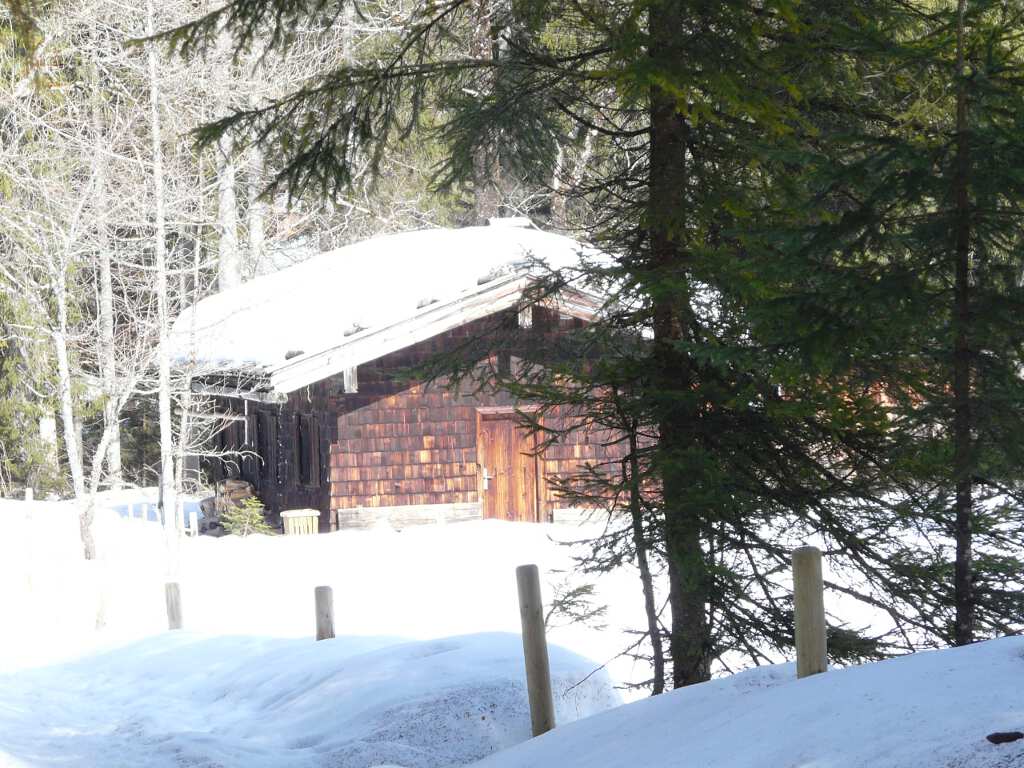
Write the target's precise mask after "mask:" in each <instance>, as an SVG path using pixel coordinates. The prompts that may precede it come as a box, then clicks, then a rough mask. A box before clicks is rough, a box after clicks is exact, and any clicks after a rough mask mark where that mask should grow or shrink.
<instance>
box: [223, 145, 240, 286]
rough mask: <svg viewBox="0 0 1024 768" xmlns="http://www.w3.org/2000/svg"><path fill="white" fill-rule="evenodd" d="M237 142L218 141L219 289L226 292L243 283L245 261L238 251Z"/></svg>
mask: <svg viewBox="0 0 1024 768" xmlns="http://www.w3.org/2000/svg"><path fill="white" fill-rule="evenodd" d="M233 153H234V146H233V142H232V141H231V140H230V139H228V138H223V139H221V141H220V142H218V144H217V191H218V198H217V199H218V205H217V235H218V239H219V242H218V250H217V290H220V291H226V290H228V289H230V288H235V287H237V286H239V285H241V284H242V261H241V258H240V255H239V252H238V198H237V196H236V194H235V159H234V156H233Z"/></svg>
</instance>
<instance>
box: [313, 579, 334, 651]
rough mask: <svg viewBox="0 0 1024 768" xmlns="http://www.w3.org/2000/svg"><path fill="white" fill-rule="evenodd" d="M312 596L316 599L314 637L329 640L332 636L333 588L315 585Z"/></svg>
mask: <svg viewBox="0 0 1024 768" xmlns="http://www.w3.org/2000/svg"><path fill="white" fill-rule="evenodd" d="M313 596H314V599H315V601H316V639H317V640H330V639H331V638H332V637H334V590H332V589H331V588H330V587H317V588H316V589H314V590H313Z"/></svg>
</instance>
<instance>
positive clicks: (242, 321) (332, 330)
mask: <svg viewBox="0 0 1024 768" xmlns="http://www.w3.org/2000/svg"><path fill="white" fill-rule="evenodd" d="M528 225H529V221H528V220H526V219H524V220H504V221H496V222H493V223H492V225H491V226H486V227H466V228H463V229H427V230H418V231H414V232H404V233H401V234H396V235H385V236H381V237H375V238H371V239H369V240H364V241H362V242H359V243H355V244H353V245H347V246H345V247H343V248H338V249H336V250H333V251H328V252H326V253H322V254H320V255H318V256H315V257H313V258H311V259H309V260H308V261H305V262H303V263H301V264H297V265H295V266H293V267H289V268H287V269H283V270H281V271H280V272H276V273H274V274H271V275H265V276H262V277H257V278H255V279H254V280H252V281H251V282H248V283H245V284H243V285H241V286H239V287H238V288H234V289H231V290H228V291H224V292H223V293H219V294H216V295H214V296H210V297H208V298H206V299H203V300H202V301H200V302H198V303H197V304H196V305H195V306H194V307H192V308H190V309H186V310H185V311H184V312H183V313H182V314H181V315H180V316H179V318H178V319H177V321H176V322H175V323H174V326H173V328H172V330H171V337H170V344H171V359H172V361H173V362H174V363H175V364H178V365H184V364H187V363H189V362H194V363H195V364H196V365H197V366H198V367H199V368H200V369H201V370H207V371H213V370H221V371H224V370H251V371H271V370H273V369H275V368H277V367H279V366H282V365H284V364H286V362H287V361H290V360H293V359H296V358H301V357H303V356H305V355H310V354H315V353H318V352H322V351H323V350H327V349H330V348H332V347H338V346H344V345H345V344H346V343H347V340H348V339H350V338H352V337H355V336H356V335H358V334H360V333H361V332H362V331H364V330H365V331H367V332H372V331H373V330H374V329H378V328H384V327H387V326H391V325H394V324H395V323H398V322H401V321H403V320H405V319H407V318H410V317H413V316H415V315H416V314H417V312H422V311H424V310H425V308H429V307H432V306H437V305H438V304H445V303H450V302H453V301H458V300H459V299H460V298H461V297H464V296H467V295H471V294H473V293H474V292H477V293H478V292H479V291H480V290H481V285H486V283H487V282H488V281H489V280H494V279H496V278H498V277H501V276H503V275H505V276H507V275H510V274H517V273H523V272H524V271H526V270H527V268H528V264H529V263H531V262H532V261H540V262H543V263H545V264H546V265H547V266H548V267H551V268H555V269H558V268H564V267H569V266H572V265H574V264H576V263H577V262H578V261H579V256H580V253H581V252H583V251H584V250H586V248H585V246H583V245H581V244H580V243H579V242H577V241H576V240H573V239H571V238H568V237H564V236H562V235H556V234H553V233H550V232H542V231H540V230H538V229H534V228H530V227H529V226H528Z"/></svg>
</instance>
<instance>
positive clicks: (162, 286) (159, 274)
mask: <svg viewBox="0 0 1024 768" xmlns="http://www.w3.org/2000/svg"><path fill="white" fill-rule="evenodd" d="M155 13H156V11H155V9H154V0H147V3H146V35H147V36H152V35H153V34H154V33H155V26H156V24H155V21H154V16H155ZM148 53H149V110H150V130H151V132H152V140H153V206H154V231H153V251H154V255H155V261H156V314H157V326H158V327H157V333H158V336H159V342H158V343H159V349H158V351H157V406H158V410H159V415H160V505H161V512H162V513H163V517H164V526H165V528H166V529H167V531H168V536H169V538H171V539H175V538H176V534H177V532H178V530H179V529H178V526H177V519H176V516H175V515H174V510H175V508H176V503H175V487H174V435H173V431H172V430H173V425H172V414H171V360H170V351H169V349H168V346H167V337H168V332H169V330H170V317H169V307H168V291H167V231H166V230H167V223H166V211H165V199H164V197H165V192H166V191H165V189H164V156H163V145H162V140H161V122H160V89H159V81H158V80H157V73H158V70H157V52H156V45H155V44H154V43H149V52H148Z"/></svg>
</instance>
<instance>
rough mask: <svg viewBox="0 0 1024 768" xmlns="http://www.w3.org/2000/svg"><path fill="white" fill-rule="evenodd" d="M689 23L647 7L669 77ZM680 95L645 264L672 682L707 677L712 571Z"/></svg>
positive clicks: (655, 48) (655, 166) (655, 115)
mask: <svg viewBox="0 0 1024 768" xmlns="http://www.w3.org/2000/svg"><path fill="white" fill-rule="evenodd" d="M685 21H686V17H685V13H684V10H683V4H682V3H681V2H680V0H664V2H660V3H655V4H653V5H652V6H651V8H650V11H649V22H648V23H649V34H650V49H649V55H650V58H651V60H652V62H651V63H652V67H653V68H654V69H655V71H658V72H661V73H662V74H665V75H666V76H667V75H668V73H670V72H671V71H672V70H673V69H674V68H675V67H676V66H677V62H679V61H682V60H685V51H680V50H678V47H679V44H678V42H677V40H678V39H679V31H680V30H681V29H682V28H683V26H684V23H685ZM676 99H677V97H676V95H675V94H673V93H668V92H666V91H664V90H662V89H661V88H659V87H658V86H657V85H654V86H652V87H651V91H650V107H649V109H650V157H649V189H648V194H649V198H648V206H647V222H646V223H647V229H648V242H649V248H650V254H649V261H648V264H647V269H648V270H649V280H650V281H651V285H652V289H653V290H652V291H651V294H652V296H653V299H652V305H653V306H652V311H653V320H654V323H653V325H654V328H653V330H654V345H653V356H654V360H653V375H654V376H655V377H656V382H657V390H658V392H659V393H660V394H659V397H660V404H659V408H660V412H659V424H658V427H659V430H658V431H659V445H658V454H659V469H660V476H661V483H662V494H663V505H664V516H665V548H666V555H667V560H668V574H669V607H670V609H671V613H672V626H671V631H670V641H669V651H670V655H671V658H672V681H673V684H674V686H675V687H677V688H678V687H680V686H684V685H691V684H693V683H700V682H703V681H705V680H708V679H709V678H710V646H711V642H710V637H709V625H708V619H707V603H708V591H709V572H708V567H707V562H706V559H705V556H704V551H703V546H702V536H701V531H702V530H703V527H704V525H703V511H702V510H700V509H699V508H697V506H696V505H695V504H694V503H693V501H691V500H690V499H689V498H688V497H687V495H688V491H689V489H690V483H691V481H692V479H691V478H689V477H688V476H687V474H688V473H687V470H686V468H685V463H687V460H688V457H689V454H690V452H691V451H692V450H694V449H696V439H695V434H694V428H695V424H696V413H695V411H694V405H693V403H692V392H693V383H694V371H693V366H692V361H691V360H690V358H689V356H688V355H687V354H686V353H685V351H683V350H681V349H680V344H681V343H682V342H684V341H685V340H686V339H687V337H688V333H689V331H690V326H691V323H692V320H693V318H692V311H691V304H690V295H689V286H688V283H687V280H688V278H687V275H686V269H687V261H688V260H689V256H688V254H687V252H686V249H685V246H684V245H683V241H684V238H685V217H686V211H687V195H686V190H687V186H688V183H689V179H688V167H687V163H688V158H687V152H688V143H689V142H688V138H689V131H690V127H689V125H688V124H687V122H686V120H685V119H684V117H683V116H682V115H681V114H680V113H679V110H678V109H677V106H676V104H677V101H676Z"/></svg>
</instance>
